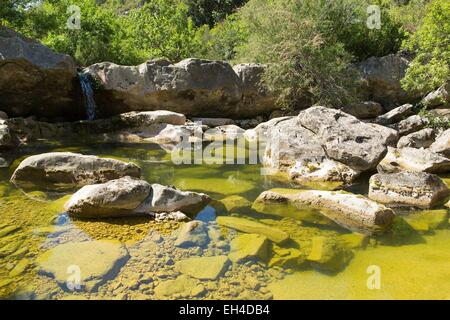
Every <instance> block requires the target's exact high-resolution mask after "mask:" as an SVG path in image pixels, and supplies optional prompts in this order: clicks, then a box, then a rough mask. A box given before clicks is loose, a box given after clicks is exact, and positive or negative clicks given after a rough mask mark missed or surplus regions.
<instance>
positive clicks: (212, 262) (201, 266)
mask: <svg viewBox="0 0 450 320" xmlns="http://www.w3.org/2000/svg"><path fill="white" fill-rule="evenodd" d="M229 265H230V260H228V257H227V256H213V257H194V258H189V259H185V260H180V261H177V262H176V263H175V270H177V271H178V272H180V273H182V274H185V275H188V276H191V277H193V278H196V279H200V280H215V279H217V278H219V277H220V276H222V275H223V274H224V273H225V271H226V270H227V269H228V267H229Z"/></svg>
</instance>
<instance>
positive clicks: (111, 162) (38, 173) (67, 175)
mask: <svg viewBox="0 0 450 320" xmlns="http://www.w3.org/2000/svg"><path fill="white" fill-rule="evenodd" d="M140 175H141V169H140V168H139V167H138V166H137V165H135V164H133V163H127V162H123V161H119V160H115V159H109V158H99V157H97V156H91V155H82V154H78V153H71V152H50V153H43V154H38V155H34V156H31V157H28V158H26V159H25V160H23V161H22V162H21V163H20V165H19V166H18V167H17V169H16V170H15V171H14V173H13V175H12V177H11V182H12V183H14V184H15V185H17V186H20V187H22V188H33V187H38V188H45V189H67V188H75V187H80V186H85V185H89V184H94V183H103V182H106V181H109V180H113V179H118V178H121V177H125V176H131V177H136V178H139V177H140Z"/></svg>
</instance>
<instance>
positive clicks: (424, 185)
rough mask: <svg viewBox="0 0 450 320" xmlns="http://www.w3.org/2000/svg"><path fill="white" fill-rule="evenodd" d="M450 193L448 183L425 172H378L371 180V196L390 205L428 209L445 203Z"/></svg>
mask: <svg viewBox="0 0 450 320" xmlns="http://www.w3.org/2000/svg"><path fill="white" fill-rule="evenodd" d="M448 195H450V189H448V188H447V185H446V184H445V183H444V182H443V181H442V180H441V179H440V178H439V177H438V176H437V175H434V174H429V173H425V172H399V173H391V174H380V173H378V174H375V175H373V176H372V177H370V181H369V198H370V199H372V200H374V201H377V202H380V203H383V204H386V205H388V206H409V207H418V208H424V209H427V208H431V207H435V206H437V205H441V204H443V202H444V200H445V198H446V197H447V196H448Z"/></svg>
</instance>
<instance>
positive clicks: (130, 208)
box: [65, 177, 210, 220]
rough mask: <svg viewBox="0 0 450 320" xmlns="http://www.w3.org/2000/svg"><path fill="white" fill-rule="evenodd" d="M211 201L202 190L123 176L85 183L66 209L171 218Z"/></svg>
mask: <svg viewBox="0 0 450 320" xmlns="http://www.w3.org/2000/svg"><path fill="white" fill-rule="evenodd" d="M209 201H210V198H209V197H208V196H207V195H205V194H203V193H196V192H190V191H181V190H178V189H175V188H173V187H168V186H163V185H160V184H152V185H150V184H148V183H147V182H145V181H143V180H139V179H134V178H131V177H123V178H120V179H115V180H111V181H108V182H106V183H101V184H94V185H88V186H84V187H83V188H81V189H80V190H78V191H77V192H76V193H75V194H73V195H72V197H71V198H70V200H69V201H68V202H67V203H66V205H65V209H66V210H67V212H68V213H69V214H70V215H73V216H75V217H79V218H108V217H122V216H138V215H150V216H153V217H155V218H157V219H158V220H165V218H169V217H170V215H168V214H169V213H176V215H172V218H173V219H178V218H177V217H176V216H177V215H179V214H178V213H179V212H180V213H181V212H182V213H183V214H182V215H181V216H182V217H183V219H184V218H186V217H185V216H184V214H188V215H194V214H196V213H198V212H199V211H200V210H201V209H203V207H205V205H206V204H207V203H208V202H209Z"/></svg>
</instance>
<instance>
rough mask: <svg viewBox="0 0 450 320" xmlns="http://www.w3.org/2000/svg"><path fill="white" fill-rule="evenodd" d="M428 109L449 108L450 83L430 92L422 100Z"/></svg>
mask: <svg viewBox="0 0 450 320" xmlns="http://www.w3.org/2000/svg"><path fill="white" fill-rule="evenodd" d="M422 104H423V105H424V106H426V107H427V108H429V109H430V108H436V107H448V106H449V104H450V81H448V82H446V83H445V84H443V85H442V86H440V87H439V88H438V89H436V90H434V91H432V92H430V93H429V94H427V95H426V96H425V98H423V99H422Z"/></svg>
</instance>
